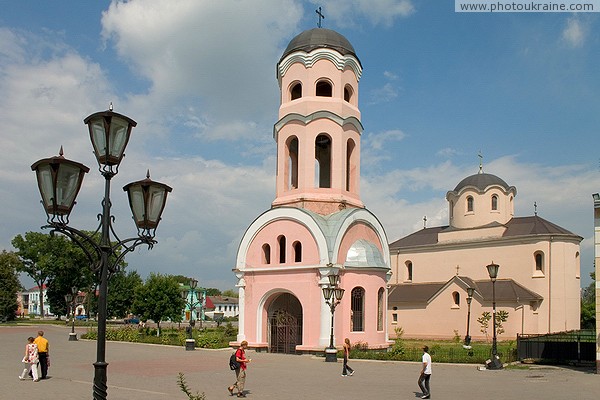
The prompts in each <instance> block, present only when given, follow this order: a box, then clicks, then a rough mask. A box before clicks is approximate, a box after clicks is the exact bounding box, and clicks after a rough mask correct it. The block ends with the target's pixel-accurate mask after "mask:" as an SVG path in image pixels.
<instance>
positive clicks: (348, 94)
mask: <svg viewBox="0 0 600 400" xmlns="http://www.w3.org/2000/svg"><path fill="white" fill-rule="evenodd" d="M353 94H354V91H353V90H352V86H350V85H346V86H344V100H345V101H347V102H348V103H351V100H352V95H353Z"/></svg>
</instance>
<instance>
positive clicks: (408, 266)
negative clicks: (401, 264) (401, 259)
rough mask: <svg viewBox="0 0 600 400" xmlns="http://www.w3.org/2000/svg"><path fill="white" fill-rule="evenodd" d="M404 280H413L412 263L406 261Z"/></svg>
mask: <svg viewBox="0 0 600 400" xmlns="http://www.w3.org/2000/svg"><path fill="white" fill-rule="evenodd" d="M405 264H406V280H407V281H412V279H413V264H412V261H407V262H406V263H405Z"/></svg>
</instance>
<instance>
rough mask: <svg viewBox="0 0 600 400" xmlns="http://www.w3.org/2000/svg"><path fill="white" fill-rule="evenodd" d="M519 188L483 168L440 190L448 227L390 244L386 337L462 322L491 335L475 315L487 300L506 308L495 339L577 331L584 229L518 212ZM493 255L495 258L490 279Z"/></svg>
mask: <svg viewBox="0 0 600 400" xmlns="http://www.w3.org/2000/svg"><path fill="white" fill-rule="evenodd" d="M516 195H517V190H516V188H515V187H514V186H509V185H508V184H507V183H506V182H505V181H504V180H502V179H501V178H499V177H497V176H495V175H492V174H487V173H484V172H483V169H482V166H480V170H479V173H477V174H475V175H471V176H469V177H467V178H465V179H463V180H462V181H461V182H460V183H459V184H458V185H457V186H456V187H455V189H454V190H451V191H449V192H448V193H447V194H446V200H447V201H448V207H449V224H448V225H446V226H438V227H431V228H424V229H422V230H420V231H417V232H415V233H413V234H411V235H408V236H406V237H404V238H401V239H399V240H397V241H395V242H393V243H391V244H390V257H391V263H392V270H393V275H392V279H391V281H390V289H389V292H390V294H389V298H388V302H389V310H388V312H389V322H390V325H389V330H390V335H391V336H393V334H392V332H394V331H395V330H396V329H398V328H402V330H403V332H404V335H405V336H406V337H420V338H450V337H456V336H460V337H461V338H464V337H465V336H466V335H467V332H466V330H467V324H469V327H470V329H469V335H470V336H471V337H472V338H473V339H485V338H486V336H487V337H491V335H492V322H491V321H490V322H489V327H488V329H487V330H486V329H484V328H483V326H482V325H481V323H478V322H477V319H478V318H480V317H481V316H482V313H484V312H486V311H487V312H490V313H491V312H492V302H493V300H494V298H495V301H496V309H497V312H498V313H500V312H501V311H503V312H506V313H508V314H507V315H508V318H507V320H506V321H505V322H504V323H503V324H502V328H503V330H504V333H502V334H501V335H500V336H499V338H500V339H509V338H510V339H513V338H515V337H516V335H517V334H519V333H525V334H535V333H548V332H560V331H567V330H573V329H579V326H580V250H579V243H580V242H581V240H582V237H580V236H578V235H575V234H573V233H571V232H569V231H568V230H566V229H564V228H562V227H560V226H558V225H556V224H553V223H552V222H550V221H547V220H545V219H543V218H541V217H539V216H538V215H537V212H536V213H535V215H533V216H528V217H515V216H514V202H515V197H516ZM492 263H493V264H497V265H499V266H500V267H499V272H498V277H497V280H496V281H495V286H493V285H492V282H491V279H490V277H489V275H488V271H487V268H486V266H487V265H489V264H492ZM467 288H473V289H474V292H473V296H472V300H471V304H470V305H469V304H468V302H467V298H468V292H467ZM494 292H495V296H494ZM469 311H470V318H469ZM468 318H469V322H468Z"/></svg>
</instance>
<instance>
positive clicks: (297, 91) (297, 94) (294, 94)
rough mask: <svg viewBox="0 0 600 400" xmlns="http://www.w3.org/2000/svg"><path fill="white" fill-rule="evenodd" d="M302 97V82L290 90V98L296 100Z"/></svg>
mask: <svg viewBox="0 0 600 400" xmlns="http://www.w3.org/2000/svg"><path fill="white" fill-rule="evenodd" d="M301 97H302V84H301V83H300V82H298V83H296V84H294V85H293V86H292V89H291V90H290V98H291V99H292V100H296V99H299V98H301Z"/></svg>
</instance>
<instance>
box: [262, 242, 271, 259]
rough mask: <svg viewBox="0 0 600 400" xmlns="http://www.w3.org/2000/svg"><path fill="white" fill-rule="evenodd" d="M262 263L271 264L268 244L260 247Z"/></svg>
mask: <svg viewBox="0 0 600 400" xmlns="http://www.w3.org/2000/svg"><path fill="white" fill-rule="evenodd" d="M262 262H263V264H271V246H270V245H269V244H268V243H265V244H263V245H262Z"/></svg>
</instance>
